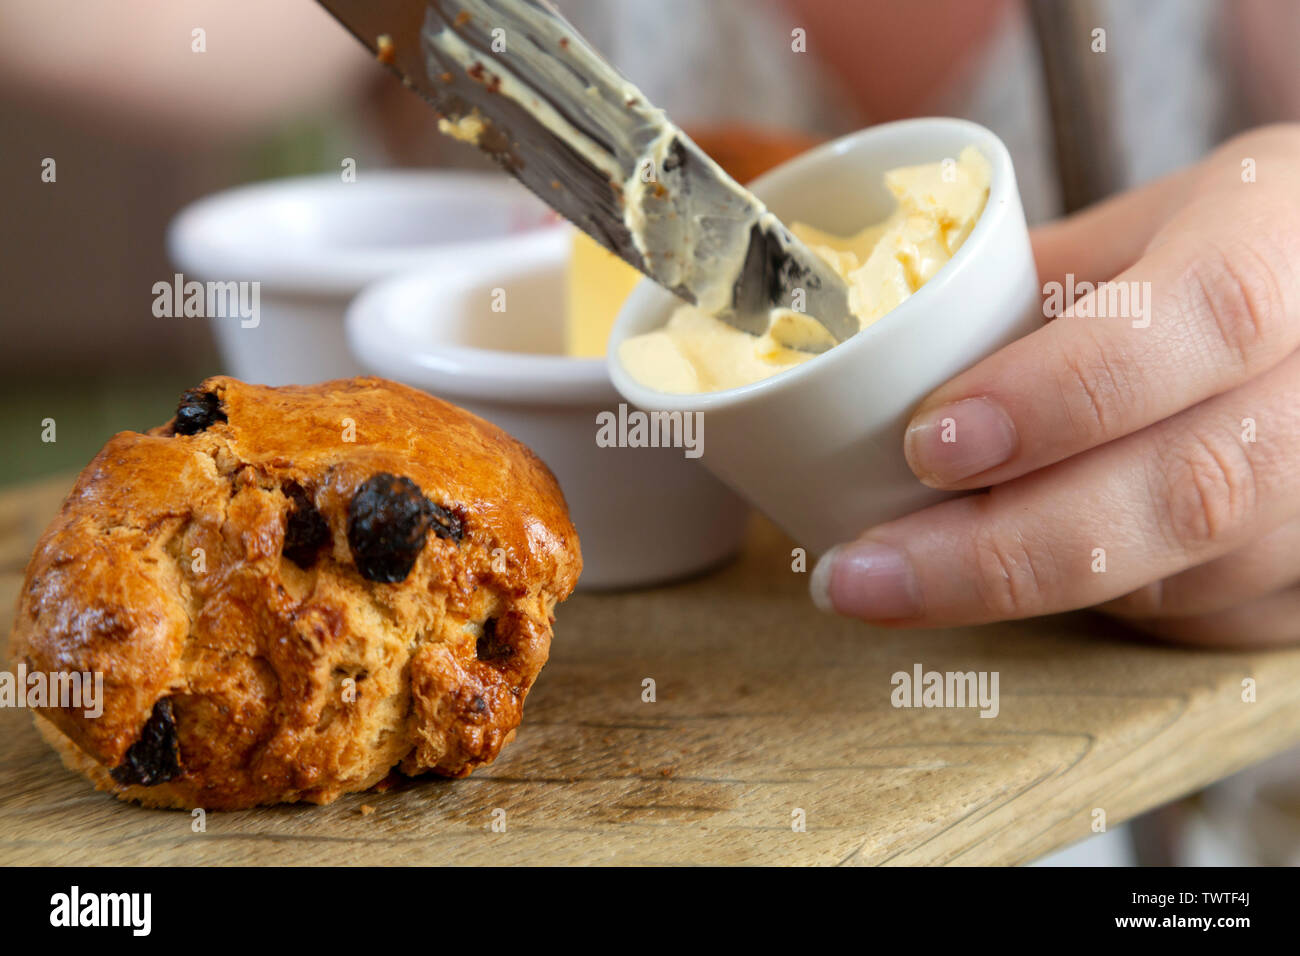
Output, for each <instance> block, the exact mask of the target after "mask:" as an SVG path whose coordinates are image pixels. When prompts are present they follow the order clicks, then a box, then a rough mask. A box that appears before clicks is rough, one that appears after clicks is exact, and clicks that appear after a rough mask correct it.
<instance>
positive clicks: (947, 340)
mask: <svg viewBox="0 0 1300 956" xmlns="http://www.w3.org/2000/svg"><path fill="white" fill-rule="evenodd" d="M966 146H974V147H976V148H977V149H979V150H980V152H982V153H983V154H984V156H985V157H986V158H987V159H988V160H989V163H990V165H991V166H992V179H991V182H990V186H989V199H988V204H987V206H986V207H985V210H984V213H983V215H982V216H981V217H980V220H979V222H978V223H977V224H976V226H975V229H974V231H973V232H972V233H971V235H970V236H969V237H968V238H967V240H966V242H965V243H964V244H963V245H962V247H961V249H959V250H958V251H957V254H956V255H955V256H954V257H953V258H952V261H951V262H949V263H947V264H946V265H945V266H944V267H943V268H942V269H941V270H940V271H939V273H938V274H937V275H935V277H934V278H932V279H931V280H930V281H929V282H927V283H926V284H925V285H924V286H923V287H922V288H921V289H920V290H918V291H917V292H916V294H914V295H913V296H911V297H910V298H909V299H907V300H906V301H905V302H903V304H902V305H900V306H899V307H898V308H896V309H894V310H893V311H892V312H891V313H889V314H888V315H886V316H885V317H884V318H882V319H881V320H880V321H878V322H876V323H874V324H873V325H870V326H868V327H867V328H866V329H864V330H863V331H862V332H860V333H858V334H857V335H856V336H854V337H853V338H852V339H850V340H848V341H847V342H844V343H842V344H840V345H838V346H837V347H835V348H833V349H831V350H829V351H827V352H825V353H823V354H821V355H819V356H817V357H816V358H814V359H812V360H811V361H808V362H805V363H804V364H803V365H800V366H797V367H796V368H794V369H791V370H789V371H787V372H783V373H781V374H779V375H776V376H773V377H772V378H769V379H765V380H763V381H760V382H756V383H754V384H752V385H747V386H744V387H742V388H735V389H729V390H727V391H722V392H711V393H704V394H697V395H671V394H667V393H664V392H660V391H657V390H656V389H653V388H648V387H646V386H644V385H642V384H641V383H639V382H637V381H635V380H633V379H632V378H631V376H629V375H628V374H627V372H626V371H625V370H624V369H623V366H622V363H620V362H619V360H618V348H619V346H620V345H621V344H622V343H623V342H624V341H625V340H626V339H627V338H629V337H630V336H633V335H637V334H640V333H643V332H649V331H651V330H653V329H657V328H660V327H661V326H663V325H664V323H666V322H667V321H668V317H669V315H670V314H671V313H672V311H673V310H674V309H675V308H676V307H677V306H678V305H680V302H679V301H678V300H677V299H676V298H675V297H674V296H673V295H672V294H670V293H668V292H666V291H664V290H663V289H661V288H659V287H658V286H657V285H655V284H654V283H652V282H650V281H649V280H646V281H643V282H642V283H641V284H640V285H639V286H637V288H636V289H635V290H634V291H633V293H632V295H631V296H630V297H629V299H628V301H627V303H626V304H625V305H624V307H623V310H622V311H621V312H620V314H619V317H618V321H617V323H616V324H615V328H614V334H613V335H612V336H611V339H610V344H609V354H608V361H609V369H610V376H611V378H612V380H613V382H614V385H615V387H616V388H617V389H618V390H619V392H621V393H622V394H623V395H624V397H626V398H627V400H628V401H629V402H631V403H632V404H633V405H636V406H638V407H640V408H643V409H650V410H656V411H700V412H702V413H703V415H704V443H703V457H702V458H701V459H700V460H701V461H703V462H704V464H705V466H706V467H707V468H708V469H709V470H710V471H712V472H713V473H714V474H716V475H717V476H718V477H720V478H722V479H723V481H725V482H727V484H729V485H730V486H731V487H733V488H735V489H736V490H737V491H738V492H740V493H741V494H742V495H743V496H744V497H746V498H747V499H749V501H750V502H751V503H752V504H754V505H755V506H756V507H757V508H759V509H760V510H762V511H763V512H765V513H766V514H767V515H768V516H770V517H771V518H772V519H773V520H774V521H775V522H776V523H777V524H778V525H780V526H781V527H782V528H784V529H785V530H786V531H787V532H788V533H789V534H790V535H791V536H793V537H794V538H795V539H796V541H798V542H799V543H800V544H802V545H804V546H805V547H807V548H809V549H810V550H812V551H814V552H822V551H825V550H827V549H828V548H830V547H831V546H832V545H835V544H837V543H839V542H841V541H844V540H847V539H850V538H853V537H855V536H856V535H857V534H859V533H860V532H861V531H863V530H865V529H866V528H868V527H869V526H871V525H874V524H877V523H879V522H882V521H887V520H890V519H892V518H896V517H899V516H901V515H903V514H906V513H907V512H909V511H913V510H915V509H917V508H922V507H925V506H926V505H930V504H933V503H935V502H936V501H939V500H941V499H942V498H943V497H945V496H944V494H943V493H941V492H938V491H934V490H932V489H929V488H927V487H925V486H924V485H922V484H921V483H920V482H919V481H918V480H917V479H916V477H915V476H914V475H913V474H912V472H911V471H910V469H909V468H908V467H907V462H906V460H905V459H904V457H903V432H904V429H905V426H906V424H907V421H908V419H909V417H910V415H911V413H912V411H913V409H914V408H915V407H916V405H917V404H918V403H919V402H920V401H921V399H922V398H924V397H925V395H927V394H928V393H929V392H931V391H932V390H933V389H935V388H936V387H938V386H939V385H941V384H942V383H943V382H945V381H947V380H948V379H950V378H952V377H953V376H954V375H956V374H957V373H958V372H960V371H962V370H964V369H966V368H969V367H970V366H971V365H973V364H975V363H976V362H977V361H979V360H980V359H981V358H983V357H985V356H986V355H989V354H990V353H992V352H994V351H996V350H997V349H999V348H1001V347H1002V346H1004V345H1006V344H1008V343H1010V342H1011V341H1013V340H1015V339H1017V338H1019V337H1020V336H1023V335H1025V334H1027V333H1029V332H1031V331H1033V330H1034V329H1036V328H1038V327H1039V325H1041V323H1042V317H1041V311H1040V305H1039V294H1038V279H1037V276H1036V272H1035V269H1034V258H1033V253H1032V250H1031V249H1030V244H1029V232H1028V230H1027V228H1026V226H1025V216H1024V211H1023V209H1022V208H1021V204H1020V195H1019V192H1018V191H1017V189H1016V178H1015V171H1014V169H1013V168H1012V165H1011V157H1010V155H1009V154H1008V153H1007V149H1006V147H1005V146H1004V145H1003V144H1002V141H1001V140H999V139H998V138H997V136H995V135H994V134H993V133H991V132H990V131H989V130H987V129H985V128H984V127H982V126H978V125H976V124H974V123H969V122H966V121H964V120H955V119H916V120H904V121H902V122H898V123H888V124H885V125H883V126H876V127H872V128H870V129H866V130H862V131H861V132H858V133H854V134H852V135H850V136H846V137H844V138H842V139H839V140H836V141H835V142H832V143H827V144H826V145H824V146H821V147H819V148H817V149H815V150H812V151H811V152H808V153H805V154H804V155H802V156H800V157H798V158H797V159H794V160H792V161H790V162H788V163H786V164H784V165H782V166H780V167H778V168H777V169H775V170H773V171H772V172H769V173H768V174H766V175H765V176H763V177H761V178H760V179H758V180H757V181H756V182H755V183H753V184H752V189H753V191H754V192H755V193H756V194H757V195H758V196H759V198H761V199H762V200H763V201H764V202H765V203H766V204H767V206H768V207H769V208H770V209H771V210H772V211H773V212H774V213H776V214H777V215H778V216H779V217H780V218H781V219H782V221H784V222H803V223H807V224H809V225H812V226H816V227H818V228H820V229H824V230H827V231H829V232H832V233H838V234H841V235H850V234H852V233H856V232H857V231H858V230H860V229H861V228H862V227H863V226H865V225H867V224H869V223H873V222H877V221H879V220H881V219H883V218H884V217H885V216H886V215H888V213H889V212H890V211H891V210H892V208H893V204H894V202H893V198H892V197H891V196H890V194H889V192H888V191H887V190H886V189H885V186H884V183H883V179H882V177H883V174H884V173H885V172H886V171H887V170H889V169H892V168H894V167H897V166H908V165H913V164H918V163H931V162H936V161H938V160H941V159H944V158H947V157H952V158H954V159H955V158H956V157H957V156H958V154H959V153H960V152H961V150H962V149H963V148H964V147H966Z"/></svg>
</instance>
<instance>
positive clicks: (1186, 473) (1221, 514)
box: [1156, 433, 1258, 555]
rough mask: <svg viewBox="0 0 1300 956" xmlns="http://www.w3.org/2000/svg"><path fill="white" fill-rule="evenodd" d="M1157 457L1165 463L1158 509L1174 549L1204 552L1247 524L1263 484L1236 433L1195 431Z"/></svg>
mask: <svg viewBox="0 0 1300 956" xmlns="http://www.w3.org/2000/svg"><path fill="white" fill-rule="evenodd" d="M1158 457H1159V459H1160V460H1161V461H1162V462H1163V464H1162V465H1161V477H1160V480H1159V482H1158V486H1157V487H1158V494H1159V496H1160V499H1159V500H1158V501H1157V503H1156V506H1157V513H1158V514H1161V515H1163V522H1164V530H1165V533H1166V538H1167V540H1168V541H1169V543H1170V544H1171V545H1172V546H1173V548H1174V549H1175V550H1177V551H1179V552H1182V553H1185V554H1193V555H1197V554H1201V553H1203V552H1205V551H1207V550H1209V549H1212V548H1213V547H1215V546H1216V545H1218V544H1220V543H1221V542H1223V541H1224V540H1225V539H1227V538H1229V537H1230V536H1231V535H1232V533H1233V532H1234V531H1235V530H1236V529H1239V528H1241V527H1243V526H1244V525H1246V524H1247V523H1248V521H1249V519H1250V516H1251V515H1252V514H1253V513H1254V511H1255V507H1256V498H1257V495H1258V487H1257V479H1256V475H1255V471H1254V466H1253V465H1252V463H1251V460H1250V455H1249V454H1248V453H1247V451H1246V449H1245V447H1244V446H1243V445H1241V443H1239V442H1237V441H1235V440H1233V438H1232V437H1231V436H1214V437H1211V436H1207V435H1203V434H1196V433H1191V434H1187V435H1184V436H1182V438H1181V440H1180V441H1179V442H1178V443H1177V444H1176V446H1175V447H1173V448H1172V449H1170V450H1169V453H1168V454H1163V455H1160V456H1158Z"/></svg>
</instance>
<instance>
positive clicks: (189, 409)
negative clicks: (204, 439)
mask: <svg viewBox="0 0 1300 956" xmlns="http://www.w3.org/2000/svg"><path fill="white" fill-rule="evenodd" d="M224 421H227V418H226V413H225V412H223V411H222V410H221V399H219V398H217V396H216V395H214V394H212V393H211V392H203V391H200V390H199V389H197V388H192V389H190V390H189V391H188V392H186V393H185V394H184V395H182V396H181V403H180V404H179V405H177V406H176V425H175V426H174V428H173V430H174V431H175V432H176V434H177V435H195V434H198V433H199V432H201V431H203V430H204V429H205V428H208V427H209V426H211V425H214V424H216V423H217V422H224Z"/></svg>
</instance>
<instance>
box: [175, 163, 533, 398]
mask: <svg viewBox="0 0 1300 956" xmlns="http://www.w3.org/2000/svg"><path fill="white" fill-rule="evenodd" d="M547 228H549V229H555V228H557V227H556V225H555V217H554V214H553V213H552V212H551V211H550V210H549V209H548V208H547V207H546V206H545V205H543V204H542V203H541V202H540V201H539V200H538V199H537V198H536V197H534V196H532V195H531V194H530V193H529V192H528V191H527V190H526V189H524V188H523V187H522V186H520V185H519V184H518V183H516V182H515V181H514V180H513V179H510V178H509V177H507V176H504V175H501V174H495V173H471V172H422V171H420V172H417V171H409V172H408V171H394V170H382V171H374V172H368V171H365V170H362V171H361V172H360V173H359V174H358V176H357V179H356V181H355V182H349V183H345V182H343V181H342V178H341V177H340V176H339V175H338V174H334V173H330V174H325V175H320V176H308V177H302V178H297V179H283V180H275V181H272V182H266V183H258V184H255V185H251V186H243V187H239V188H237V189H231V190H227V191H225V192H221V193H217V194H216V195H213V196H208V197H206V198H204V199H200V200H198V201H197V202H194V203H192V204H190V205H189V206H187V207H185V208H184V209H183V210H181V212H180V213H179V214H177V216H176V218H175V219H173V220H172V223H171V227H170V229H169V230H168V235H167V248H168V253H169V255H170V256H171V259H172V261H173V263H175V265H176V266H177V267H178V268H179V269H180V270H181V272H182V274H183V276H184V278H185V280H186V281H189V280H197V281H199V282H208V281H215V282H228V281H248V282H258V283H260V290H259V300H260V302H259V305H260V314H259V315H258V317H257V324H256V325H255V326H254V325H251V323H249V324H248V327H246V326H245V324H244V323H241V321H240V320H239V318H238V317H224V318H223V317H210V318H209V319H208V321H210V322H212V324H213V333H214V335H215V337H216V340H217V345H218V347H219V348H220V350H221V356H222V359H223V361H224V363H225V365H226V369H227V371H228V372H229V373H230V374H232V375H234V376H235V377H236V378H240V379H243V380H244V381H249V382H259V383H262V384H266V385H286V384H297V383H305V382H316V381H321V380H324V379H331V378H343V377H346V376H350V375H357V374H360V372H361V371H362V369H361V368H360V366H359V365H358V364H357V361H356V359H355V358H354V357H353V356H352V354H351V353H350V352H349V351H348V347H347V340H346V336H345V334H344V330H343V316H344V313H345V310H346V308H347V304H348V302H349V301H350V300H351V299H352V297H353V296H355V295H356V294H357V292H359V291H360V290H361V289H362V288H363V287H364V286H366V285H367V284H369V283H371V282H373V281H375V280H376V279H380V278H382V277H384V276H389V275H394V274H396V273H399V272H405V271H409V270H411V269H414V268H417V267H420V266H423V265H429V264H433V263H437V262H438V261H439V259H440V258H441V257H443V256H444V255H445V254H446V253H447V252H448V250H449V249H453V248H459V247H463V246H465V245H467V244H468V245H472V246H473V247H474V248H476V249H478V250H479V254H481V255H483V256H486V257H491V256H496V255H500V251H499V250H500V248H501V247H500V245H499V244H500V243H501V242H503V241H504V242H506V243H510V244H513V243H514V242H515V241H516V239H517V238H518V236H519V234H521V233H526V232H534V231H537V230H544V229H547Z"/></svg>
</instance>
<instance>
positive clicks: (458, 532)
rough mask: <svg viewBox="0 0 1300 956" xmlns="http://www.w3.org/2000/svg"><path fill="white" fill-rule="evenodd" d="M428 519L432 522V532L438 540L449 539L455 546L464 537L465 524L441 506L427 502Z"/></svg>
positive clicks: (458, 516)
mask: <svg viewBox="0 0 1300 956" xmlns="http://www.w3.org/2000/svg"><path fill="white" fill-rule="evenodd" d="M429 518H430V520H431V521H432V522H433V531H434V534H436V535H437V536H438V537H440V538H450V539H451V540H452V541H455V542H456V543H457V544H460V539H461V538H463V537H465V523H464V522H463V521H461V520H460V515H458V514H455V513H454V512H451V511H448V510H447V509H446V508H443V507H442V506H441V505H436V504H434V503H433V502H432V501H430V502H429Z"/></svg>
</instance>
